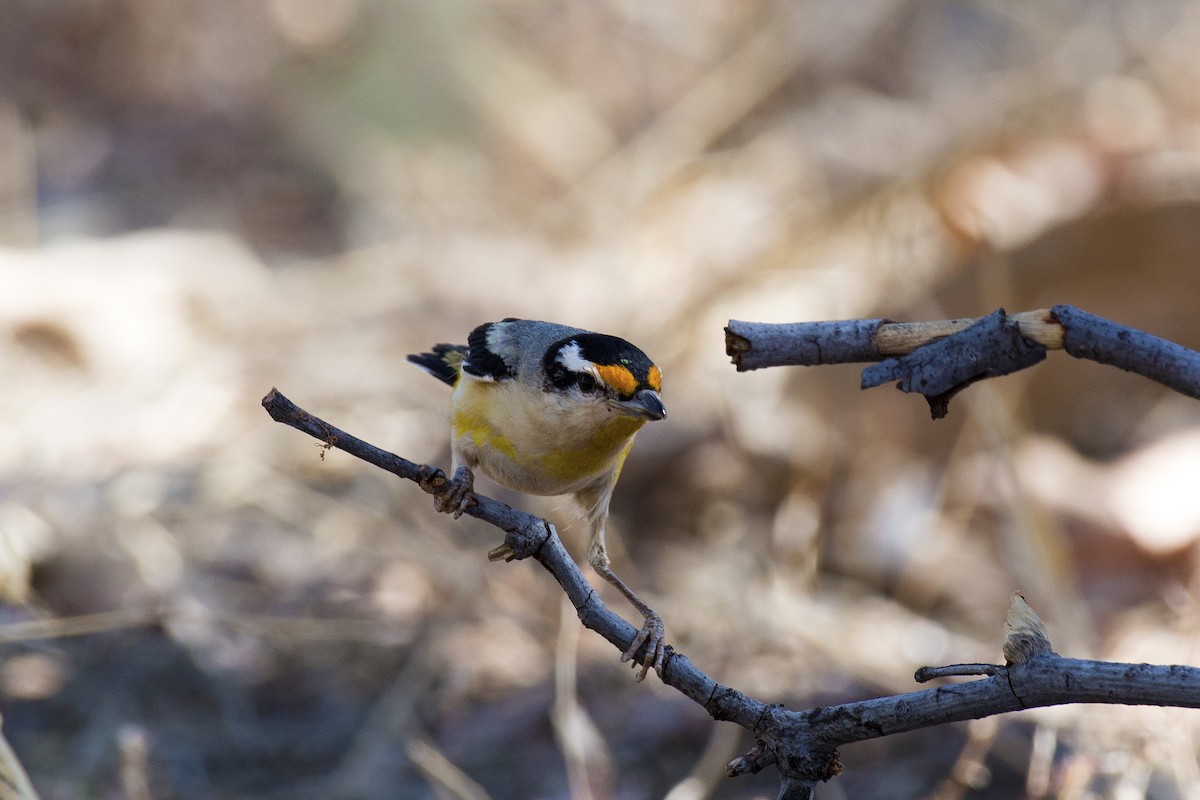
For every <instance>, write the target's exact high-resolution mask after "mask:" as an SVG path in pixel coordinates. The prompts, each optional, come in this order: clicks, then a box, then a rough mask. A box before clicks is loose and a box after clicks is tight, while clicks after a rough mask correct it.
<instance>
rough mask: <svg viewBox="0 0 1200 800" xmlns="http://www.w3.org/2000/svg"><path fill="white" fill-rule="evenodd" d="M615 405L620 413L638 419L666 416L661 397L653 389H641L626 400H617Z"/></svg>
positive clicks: (662, 417) (653, 418)
mask: <svg viewBox="0 0 1200 800" xmlns="http://www.w3.org/2000/svg"><path fill="white" fill-rule="evenodd" d="M616 405H617V410H619V411H620V412H621V413H623V414H628V415H629V416H631V417H637V418H638V419H644V420H656V419H664V418H665V417H666V416H667V409H666V407H665V406H663V402H662V398H660V397H659V396H658V392H656V391H654V390H653V389H641V390H639V391H638V392H637V393H636V394H634V396H633V397H631V398H629V399H628V400H619V401H617V404H616Z"/></svg>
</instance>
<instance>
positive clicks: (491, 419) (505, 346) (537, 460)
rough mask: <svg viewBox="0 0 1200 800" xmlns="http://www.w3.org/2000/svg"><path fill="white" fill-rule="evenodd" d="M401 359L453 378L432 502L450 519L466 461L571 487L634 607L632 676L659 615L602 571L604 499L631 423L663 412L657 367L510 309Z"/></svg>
mask: <svg viewBox="0 0 1200 800" xmlns="http://www.w3.org/2000/svg"><path fill="white" fill-rule="evenodd" d="M408 361H410V362H412V363H413V364H415V365H417V366H418V367H420V368H421V369H423V370H425V371H426V372H428V373H429V374H431V375H433V376H434V377H435V378H438V379H439V380H441V381H443V382H444V383H447V384H449V385H450V386H452V387H453V388H454V394H453V398H452V400H451V406H450V430H451V445H450V451H451V466H452V470H453V475H452V477H451V478H450V481H449V485H448V486H447V487H446V488H445V490H444V491H442V492H441V493H440V494H436V495H435V496H434V507H435V508H436V509H437V510H438V511H440V512H443V513H448V514H453V515H454V516H455V517H456V518H457V517H459V516H461V515H462V513H463V512H464V511H466V510H467V509H468V508H470V507H471V506H472V505H473V504H474V503H475V502H476V501H475V495H474V478H475V471H476V470H479V471H481V472H483V474H484V475H486V476H488V477H489V478H491V479H492V480H494V481H495V482H496V483H499V484H500V485H502V486H506V487H508V488H510V489H514V490H516V491H518V492H521V493H524V494H530V495H571V496H572V497H573V498H574V499H575V501H576V503H577V504H578V505H579V507H580V510H581V512H582V516H583V518H584V520H585V522H586V525H587V531H588V551H587V560H588V563H589V564H590V565H591V567H592V568H593V569H594V570H595V571H596V573H597V574H598V575H600V577H602V578H604V580H606V581H607V582H608V583H610V584H612V585H613V586H614V587H616V589H617V590H618V591H619V592H620V593H621V594H622V595H623V596H624V597H625V598H626V599H627V600H628V601H629V602H630V603H631V604H632V605H633V607H634V608H635V609H637V611H638V612H639V613H640V614H641V615H642V618H643V625H642V627H641V629H640V630H639V631H638V633H637V636H636V637H634V639H633V642H632V644H630V645H629V647H628V648H627V649H626V650H625V652H624V653H623V654H622V656H621V661H622V662H625V661H633V660H634V657H635V655H636V653H637V651H638V649H639V648H640V647H641V646H642V645H643V644H645V645H646V651H645V655H644V656H643V660H642V661H641V662H640V664H639V663H638V662H636V661H635V662H634V663H633V666H634V668H635V670H637V679H638V680H639V681H640V680H642V679H644V678H645V677H646V674H647V672H648V671H649V670H650V669H651V668H653V669H654V670H655V672H656V673H657V674H658V675H659V676H660V677H661V676H662V672H663V666H664V660H665V657H666V643H665V635H666V634H665V627H664V625H663V620H662V617H660V616H659V615H658V614H657V613H656V612H655V611H654V610H653V609H651V608H650V606H649V605H647V604H646V603H645V602H644V601H643V600H642V599H641V598H640V597H638V595H637V594H636V593H635V592H634V591H633V590H632V589H631V588H630V587H629V586H628V585H627V584H626V583H625V582H624V581H623V580H621V578H620V577H618V576H617V574H616V573H615V572H613V570H612V566H611V562H610V558H609V555H608V548H607V546H606V544H605V524H606V522H607V521H608V508H609V502H610V500H611V499H612V495H613V489H614V488H615V487H616V484H617V479H618V478H619V477H620V475H621V468H622V466H623V465H624V463H625V458H626V456H628V455H629V450H630V448H631V447H632V446H633V440H634V437H635V435H636V434H637V432H638V431H639V430H640V429H641V428H642V426H643V425H645V424H646V423H647V422H652V421H657V420H661V419H665V418H666V416H667V410H666V407H665V406H664V405H663V401H662V371H661V370H660V369H659V368H658V367H657V366H656V365H655V364H654V362H652V361H651V360H650V358H649V357H648V356H647V355H646V354H645V353H643V352H642V351H641V350H640V349H638V348H637V347H635V346H634V345H632V344H630V343H629V342H627V341H626V340H624V339H622V338H620V337H617V336H610V335H608V334H603V333H593V332H591V331H587V330H584V329H582V328H574V327H570V326H567V325H560V324H557V323H553V322H542V321H537V320H527V319H518V318H516V317H508V318H505V319H502V320H500V321H499V322H488V323H484V324H482V325H480V326H478V327H476V328H475V329H474V330H473V331H471V333H470V335H469V336H468V337H467V344H466V345H460V344H438V345H435V346H434V347H432V348H431V350H430V351H429V352H426V353H415V354H412V355H409V356H408Z"/></svg>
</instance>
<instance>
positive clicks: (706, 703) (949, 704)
mask: <svg viewBox="0 0 1200 800" xmlns="http://www.w3.org/2000/svg"><path fill="white" fill-rule="evenodd" d="M262 404H263V407H264V408H265V409H266V410H267V412H268V413H269V414H270V415H271V418H272V419H274V420H276V421H277V422H282V423H284V424H286V425H290V426H291V427H293V428H296V429H297V430H300V431H302V432H304V433H307V434H308V435H310V436H313V437H314V438H316V439H318V440H319V441H321V442H322V443H324V444H325V445H326V446H327V447H336V448H338V449H339V450H343V451H344V452H346V453H348V454H350V455H352V456H355V457H357V458H360V459H362V460H364V461H367V462H369V463H371V464H374V465H375V466H378V467H380V468H381V469H384V470H387V471H388V472H391V473H393V474H395V475H398V476H400V477H402V478H406V479H407V480H411V481H414V482H415V483H416V484H417V485H418V486H419V487H421V489H423V490H424V491H426V492H427V493H430V494H438V493H439V492H441V491H444V490H445V488H446V486H447V485H448V481H447V480H446V477H445V475H444V473H442V471H441V470H438V469H436V468H434V467H430V466H426V465H421V464H417V463H415V462H412V461H409V460H407V459H404V458H401V457H400V456H397V455H394V454H392V453H388V452H386V451H384V450H381V449H379V448H377V447H375V446H374V445H371V444H369V443H367V442H365V441H363V440H361V439H358V438H357V437H355V436H352V435H350V434H348V433H346V432H345V431H343V430H340V429H339V428H336V427H334V426H333V425H330V424H329V423H327V422H325V421H323V420H321V419H319V418H317V417H315V416H313V415H311V414H309V413H308V412H307V411H304V410H303V409H301V408H299V407H298V406H296V405H295V404H294V403H292V402H291V401H290V400H288V399H287V398H286V397H284V396H283V395H282V394H280V393H279V392H277V391H276V390H274V389H272V390H271V391H270V392H268V393H267V395H266V397H264V398H263V401H262ZM476 498H477V500H478V503H477V504H476V505H474V506H472V507H470V508H468V509H467V510H466V511H465V513H466V514H468V515H470V516H472V517H475V518H477V519H480V520H483V521H484V522H488V523H490V524H492V525H494V526H495V527H497V528H499V529H501V530H503V531H504V532H505V537H504V546H503V547H501V548H496V550H494V551H493V552H503V553H504V554H505V558H506V560H513V559H523V558H533V559H535V560H536V561H538V562H539V563H540V564H541V565H542V566H543V567H544V568H545V569H546V570H547V571H549V572H550V573H551V574H552V575H553V576H554V578H555V580H557V581H558V583H559V585H560V586H561V587H562V589H563V591H564V592H565V593H566V594H567V596H568V597H569V598H570V599H571V602H572V603H573V604H574V606H575V609H576V611H577V612H578V614H579V619H580V621H581V622H582V623H583V625H584V626H586V627H587V628H589V629H591V630H593V631H596V632H597V633H599V634H600V635H601V636H603V637H604V638H605V639H606V640H608V641H609V642H610V643H611V644H613V645H614V646H615V647H616V648H617V650H618V651H621V652H624V650H625V649H626V648H627V647H628V646H629V644H630V643H631V642H632V641H633V638H634V636H635V634H636V631H635V629H634V627H633V626H632V625H631V624H629V623H628V622H626V621H625V620H624V619H622V618H621V617H619V616H617V615H616V614H615V613H613V612H612V611H611V610H609V609H608V607H607V606H605V605H604V604H603V603H602V602H601V601H600V599H599V597H598V596H597V594H596V592H595V590H593V589H592V587H591V585H590V584H589V583H588V582H587V579H586V578H585V577H584V575H583V573H582V571H581V570H580V569H579V566H578V565H577V564H576V563H575V561H574V560H573V559H572V558H571V556H570V554H568V553H567V550H566V548H565V547H563V544H562V542H561V540H560V539H559V537H558V533H557V532H556V531H555V529H554V526H553V525H551V524H550V523H548V522H546V521H545V520H542V519H539V518H537V517H535V516H533V515H531V514H527V513H525V512H523V511H520V510H519V509H515V508H512V507H511V506H508V505H505V504H504V503H500V502H498V501H496V500H493V499H490V498H487V497H484V496H482V495H476ZM1018 601H1019V602H1018ZM1005 627H1006V632H1007V637H1006V640H1005V645H1004V653H1005V656H1006V657H1007V658H1008V660H1009V662H1010V664H1009V665H987V664H982V665H981V664H970V665H956V666H951V667H936V668H923V669H922V670H920V671H918V676H919V679H921V678H923V679H929V678H933V677H940V676H946V675H977V674H982V675H986V677H984V678H981V679H979V680H974V681H970V682H966V683H959V684H952V685H946V686H939V687H935V688H930V689H922V690H919V691H915V692H910V693H908V694H902V695H897V696H892V697H881V698H875V699H870V700H863V701H860V702H854V703H845V704H842V705H837V706H827V707H817V708H810V709H807V710H803V711H792V710H788V709H785V708H783V707H782V706H778V705H768V704H767V703H764V702H763V701H761V700H757V699H755V698H752V697H750V696H748V695H746V694H744V693H742V692H740V691H738V690H737V689H734V688H732V687H729V686H724V685H722V684H720V683H718V682H717V681H715V680H713V679H712V678H711V677H709V676H708V675H706V674H705V673H704V672H702V671H701V670H700V669H699V668H698V667H696V666H695V665H694V664H693V663H692V662H691V661H690V660H689V659H688V658H687V657H686V656H685V655H683V654H682V653H679V652H677V651H675V649H674V648H672V647H668V648H667V656H666V661H665V665H664V667H663V670H662V680H663V683H665V684H666V685H668V686H671V687H673V688H675V689H676V690H678V691H679V692H681V693H682V694H683V695H684V696H686V697H688V698H690V699H691V700H693V701H694V702H696V703H698V704H700V705H701V706H702V707H703V708H704V709H705V711H707V712H708V713H709V714H710V715H711V716H712V717H713V719H715V720H718V721H729V722H734V723H736V724H737V725H740V726H741V727H743V728H745V729H746V730H748V731H750V732H751V733H753V734H754V736H755V739H756V745H755V747H754V748H753V749H752V750H751V751H750V752H749V753H747V754H746V755H744V756H742V757H740V758H738V759H735V760H734V761H732V762H730V764H729V765H728V766H727V767H726V772H727V774H729V775H730V776H735V775H740V774H745V773H748V772H757V771H759V770H761V769H764V768H765V767H767V766H770V765H772V764H774V765H775V766H776V768H777V769H778V770H779V772H780V775H781V780H782V789H781V791H780V795H779V797H781V798H789V799H790V798H811V797H812V795H813V789H814V787H815V785H816V783H817V782H819V781H823V780H827V779H828V778H830V777H832V776H833V775H836V774H838V772H839V771H840V770H841V765H840V763H839V761H838V755H837V748H838V747H839V746H841V745H844V744H849V743H851V742H857V741H863V740H866V739H873V738H878V737H881V736H888V735H891V734H894V733H901V732H904V731H911V730H915V729H917V728H924V727H930V726H933V725H941V724H944V723H947V722H956V721H961V720H967V719H977V718H980V717H985V716H990V715H992V714H999V713H1004V712H1008V711H1016V710H1019V709H1026V708H1033V707H1035V706H1048V705H1058V704H1062V703H1085V702H1086V703H1124V704H1145V705H1171V706H1184V707H1191V708H1195V707H1200V669H1197V668H1195V667H1181V666H1153V665H1148V664H1113V663H1107V662H1098V661H1082V660H1077V659H1069V658H1063V657H1061V656H1059V655H1057V654H1055V653H1053V652H1052V651H1051V650H1050V643H1049V641H1048V639H1047V638H1046V636H1045V629H1044V626H1042V624H1041V621H1040V620H1038V619H1037V615H1036V614H1034V613H1033V610H1032V609H1030V608H1029V607H1028V605H1027V604H1026V603H1025V602H1024V600H1023V599H1020V598H1019V596H1014V600H1013V606H1012V608H1011V609H1010V611H1009V618H1008V619H1007V620H1006V623H1005ZM642 655H643V653H640V652H639V653H638V654H636V657H635V659H634V661H635V663H638V662H639V659H640V657H641V656H642Z"/></svg>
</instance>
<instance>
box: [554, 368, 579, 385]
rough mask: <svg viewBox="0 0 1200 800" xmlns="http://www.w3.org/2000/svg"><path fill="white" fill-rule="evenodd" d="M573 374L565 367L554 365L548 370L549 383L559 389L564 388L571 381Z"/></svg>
mask: <svg viewBox="0 0 1200 800" xmlns="http://www.w3.org/2000/svg"><path fill="white" fill-rule="evenodd" d="M573 379H574V376H573V375H572V374H571V373H570V372H569V371H567V369H566V368H565V367H561V366H555V367H554V369H552V370H550V383H551V385H553V386H556V387H558V388H559V389H566V388H567V387H568V386H570V385H571V383H572V382H573Z"/></svg>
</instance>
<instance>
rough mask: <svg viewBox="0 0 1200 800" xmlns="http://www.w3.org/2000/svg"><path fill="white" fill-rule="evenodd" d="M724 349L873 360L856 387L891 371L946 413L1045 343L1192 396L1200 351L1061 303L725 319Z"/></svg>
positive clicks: (774, 356) (1041, 352)
mask: <svg viewBox="0 0 1200 800" xmlns="http://www.w3.org/2000/svg"><path fill="white" fill-rule="evenodd" d="M725 350H726V353H728V354H729V356H730V357H731V358H732V359H733V363H734V365H736V367H737V369H738V371H739V372H745V371H748V370H755V369H763V368H765V367H778V366H817V365H823V364H845V363H861V362H872V361H878V362H881V363H879V364H878V365H877V366H873V367H868V368H867V369H865V370H864V371H863V384H862V386H863V388H864V389H867V388H870V387H872V386H878V385H880V384H882V383H887V382H891V381H895V382H896V383H897V385H898V387H899V388H900V389H901V390H902V391H906V392H919V393H921V394H923V395H924V396H925V398H926V399H927V400H928V401H929V404H930V409H931V411H932V412H933V416H934V418H939V417H942V416H945V414H946V411H947V407H948V404H949V401H950V398H951V397H952V396H954V395H955V394H956V393H957V392H959V391H961V390H962V389H963V388H965V387H966V386H969V385H970V384H971V383H974V382H975V381H978V380H983V379H986V378H994V377H998V376H1000V375H1007V374H1009V373H1011V372H1015V371H1017V370H1020V369H1024V368H1026V367H1029V366H1032V365H1033V364H1036V363H1038V362H1040V361H1041V360H1042V359H1043V358H1044V357H1045V352H1046V351H1047V350H1066V351H1067V353H1069V354H1070V355H1072V356H1074V357H1076V358H1086V359H1089V360H1092V361H1096V362H1099V363H1101V364H1109V365H1112V366H1115V367H1119V368H1121V369H1123V370H1126V371H1129V372H1135V373H1137V374H1139V375H1142V376H1143V377H1146V378H1149V379H1151V380H1153V381H1157V382H1159V383H1161V384H1163V385H1164V386H1167V387H1169V388H1171V389H1174V390H1175V391H1177V392H1180V393H1182V394H1186V395H1188V396H1189V397H1195V398H1200V353H1197V352H1196V351H1194V350H1189V349H1188V348H1186V347H1182V346H1180V345H1178V344H1175V343H1173V342H1169V341H1167V340H1166V339H1161V338H1159V337H1157V336H1153V335H1151V334H1148V333H1145V332H1144V331H1139V330H1136V329H1134V328H1129V327H1126V326H1124V325H1119V324H1117V323H1115V322H1112V321H1111V320H1107V319H1104V318H1103V317H1098V316H1096V315H1095V314H1089V313H1087V312H1086V311H1081V310H1080V309H1078V308H1075V307H1073V306H1069V305H1056V306H1053V307H1052V308H1049V309H1045V308H1043V309H1038V310H1036V311H1025V312H1021V313H1019V314H1012V315H1007V314H1005V312H1004V310H1003V309H1001V310H999V311H996V312H994V313H993V314H990V315H988V316H986V317H980V318H979V319H953V320H939V321H934V322H890V321H888V320H882V319H862V320H844V321H839V322H797V323H787V324H770V323H762V322H743V321H740V320H730V322H729V325H728V327H726V328H725Z"/></svg>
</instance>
